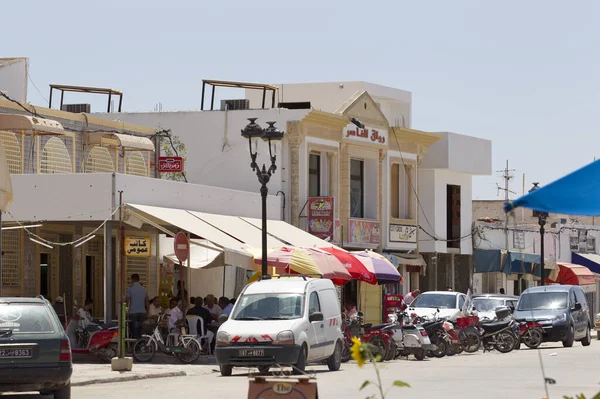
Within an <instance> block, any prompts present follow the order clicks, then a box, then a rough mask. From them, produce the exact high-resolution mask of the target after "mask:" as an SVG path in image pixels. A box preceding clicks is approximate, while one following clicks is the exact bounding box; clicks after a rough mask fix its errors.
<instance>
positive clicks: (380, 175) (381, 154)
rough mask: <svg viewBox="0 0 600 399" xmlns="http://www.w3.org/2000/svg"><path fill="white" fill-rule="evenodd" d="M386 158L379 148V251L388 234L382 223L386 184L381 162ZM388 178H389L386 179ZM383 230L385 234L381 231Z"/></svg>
mask: <svg viewBox="0 0 600 399" xmlns="http://www.w3.org/2000/svg"><path fill="white" fill-rule="evenodd" d="M386 158H387V151H386V150H379V167H378V170H377V174H378V175H377V204H378V205H377V219H378V220H379V226H380V228H381V243H380V244H379V248H378V249H377V250H378V251H379V252H382V251H383V248H384V247H385V243H384V242H383V241H384V238H387V237H388V234H389V231H390V229H389V226H384V225H383V187H386V186H387V184H385V183H384V181H383V163H384V162H385V160H386ZM388 180H389V179H388ZM384 231H385V234H384V233H383V232H384Z"/></svg>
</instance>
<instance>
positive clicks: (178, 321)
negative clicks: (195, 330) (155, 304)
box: [167, 298, 185, 333]
mask: <svg viewBox="0 0 600 399" xmlns="http://www.w3.org/2000/svg"><path fill="white" fill-rule="evenodd" d="M177 302H178V301H177V299H176V298H173V299H171V303H170V304H169V307H170V310H169V319H168V321H167V325H168V327H169V332H171V333H181V327H182V326H183V325H184V323H185V317H184V315H183V312H182V311H181V309H179V307H178V306H177Z"/></svg>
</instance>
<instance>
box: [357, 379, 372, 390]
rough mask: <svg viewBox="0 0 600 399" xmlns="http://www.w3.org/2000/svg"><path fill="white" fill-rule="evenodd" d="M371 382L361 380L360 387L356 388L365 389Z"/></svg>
mask: <svg viewBox="0 0 600 399" xmlns="http://www.w3.org/2000/svg"><path fill="white" fill-rule="evenodd" d="M370 383H371V381H365V382H363V384H362V385H361V386H360V388H359V389H358V390H359V391H362V390H363V389H365V388H366V387H367V385H369V384H370Z"/></svg>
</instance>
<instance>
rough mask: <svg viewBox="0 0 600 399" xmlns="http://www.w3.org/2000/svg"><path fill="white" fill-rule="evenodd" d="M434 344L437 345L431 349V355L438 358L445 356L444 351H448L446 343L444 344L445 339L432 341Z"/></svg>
mask: <svg viewBox="0 0 600 399" xmlns="http://www.w3.org/2000/svg"><path fill="white" fill-rule="evenodd" d="M434 345H435V346H437V349H436V350H433V351H431V354H432V355H433V357H437V358H438V359H440V358H442V357H444V356H446V352H447V351H448V345H447V344H446V341H444V340H440V341H436V342H434Z"/></svg>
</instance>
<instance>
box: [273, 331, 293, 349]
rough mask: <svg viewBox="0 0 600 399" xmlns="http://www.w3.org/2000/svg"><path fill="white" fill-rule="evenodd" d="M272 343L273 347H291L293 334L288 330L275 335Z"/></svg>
mask: <svg viewBox="0 0 600 399" xmlns="http://www.w3.org/2000/svg"><path fill="white" fill-rule="evenodd" d="M273 343H274V344H275V345H293V344H294V333H293V332H292V331H290V330H286V331H282V332H280V333H279V334H277V339H276V340H275V342H273Z"/></svg>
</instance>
